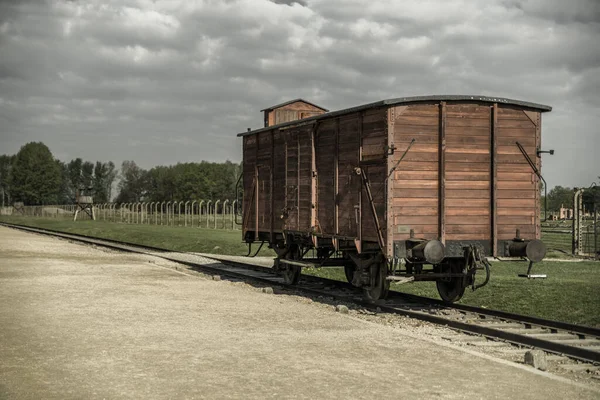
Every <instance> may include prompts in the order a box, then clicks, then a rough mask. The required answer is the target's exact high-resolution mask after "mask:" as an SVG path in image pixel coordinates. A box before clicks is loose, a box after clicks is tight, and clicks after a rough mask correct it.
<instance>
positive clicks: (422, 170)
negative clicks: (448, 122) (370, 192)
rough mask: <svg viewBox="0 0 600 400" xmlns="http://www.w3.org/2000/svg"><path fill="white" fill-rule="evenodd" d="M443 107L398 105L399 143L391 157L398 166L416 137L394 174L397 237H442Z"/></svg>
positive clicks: (393, 211) (392, 212)
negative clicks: (440, 143) (440, 218)
mask: <svg viewBox="0 0 600 400" xmlns="http://www.w3.org/2000/svg"><path fill="white" fill-rule="evenodd" d="M439 113H440V111H439V106H438V104H423V105H411V106H408V107H396V108H395V110H394V116H395V121H394V135H393V141H394V145H395V146H396V150H395V151H394V154H393V155H392V156H391V158H392V160H391V165H392V166H393V165H395V164H396V163H397V162H398V160H399V159H400V157H402V155H403V154H404V152H405V151H406V149H407V148H408V146H409V144H410V142H411V141H412V140H413V139H414V140H415V142H414V144H413V145H412V147H411V149H410V150H409V152H408V153H407V154H406V156H405V157H404V160H403V161H402V162H401V163H400V164H399V165H398V168H397V169H396V171H395V172H394V175H393V177H390V185H392V190H391V193H392V194H393V198H392V199H391V204H390V211H389V213H390V217H391V218H393V225H392V226H393V230H394V232H393V235H391V236H392V237H393V240H402V239H408V238H409V233H410V230H411V229H412V230H413V231H414V233H415V236H416V237H422V238H426V239H434V238H437V237H438V234H439V233H438V230H439V226H438V218H439V213H438V207H439V197H438V194H439V190H438V189H439V162H438V161H439V129H440V126H439V122H440V118H439Z"/></svg>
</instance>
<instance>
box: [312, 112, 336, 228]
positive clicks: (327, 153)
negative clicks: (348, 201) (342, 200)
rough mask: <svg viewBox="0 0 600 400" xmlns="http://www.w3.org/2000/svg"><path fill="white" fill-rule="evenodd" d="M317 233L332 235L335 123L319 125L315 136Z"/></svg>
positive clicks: (333, 218) (329, 122) (333, 121)
mask: <svg viewBox="0 0 600 400" xmlns="http://www.w3.org/2000/svg"><path fill="white" fill-rule="evenodd" d="M315 150H316V159H317V160H316V161H317V163H316V165H317V231H318V232H319V233H323V234H327V235H334V234H335V228H334V222H335V187H334V184H335V158H334V156H333V155H334V154H335V153H336V151H337V150H336V121H335V120H329V121H325V122H323V123H321V124H319V126H318V128H317V136H316V149H315Z"/></svg>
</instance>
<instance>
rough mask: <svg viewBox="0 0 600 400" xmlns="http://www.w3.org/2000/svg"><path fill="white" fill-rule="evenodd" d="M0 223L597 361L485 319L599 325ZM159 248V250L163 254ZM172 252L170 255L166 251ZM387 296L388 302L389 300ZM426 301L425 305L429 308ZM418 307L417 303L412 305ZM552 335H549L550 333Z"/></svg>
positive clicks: (595, 355)
mask: <svg viewBox="0 0 600 400" xmlns="http://www.w3.org/2000/svg"><path fill="white" fill-rule="evenodd" d="M0 225H2V226H6V227H10V228H16V229H20V230H24V231H29V232H34V233H41V234H46V235H51V236H56V237H61V238H64V239H68V240H74V241H78V242H82V243H86V244H94V245H98V246H101V247H106V248H111V249H114V250H119V251H127V252H132V253H142V254H150V255H153V256H157V257H160V258H163V259H166V260H169V261H173V262H177V263H180V264H184V265H187V266H189V267H192V268H194V269H199V270H204V271H210V272H211V273H216V274H224V275H229V276H234V277H236V278H241V279H252V280H257V281H261V282H263V283H268V284H276V285H278V286H282V287H286V288H288V289H293V290H297V291H301V292H305V293H310V294H313V295H319V296H323V295H324V296H327V297H330V298H334V299H338V300H342V301H347V302H348V301H350V302H354V303H358V304H361V305H363V306H365V307H367V308H376V307H378V308H380V309H381V310H382V311H386V312H390V313H394V314H400V315H405V316H408V317H412V318H415V319H419V320H423V321H428V322H431V323H435V324H438V325H445V326H448V327H450V328H454V329H457V330H460V331H463V332H467V333H471V334H478V335H483V336H486V337H488V338H491V339H500V340H503V341H506V342H510V343H513V344H517V345H525V346H530V347H535V348H539V349H543V350H545V351H548V352H551V353H556V354H561V355H565V356H568V357H571V358H575V359H578V360H581V361H585V362H591V363H595V364H597V363H600V340H598V344H599V345H598V346H595V347H596V348H597V349H598V351H594V350H590V349H589V348H585V347H579V346H572V345H569V344H565V343H560V341H559V340H551V339H546V338H539V337H535V336H533V335H526V334H520V333H515V332H510V331H507V330H503V329H501V328H492V327H489V326H485V322H492V323H493V322H494V319H496V321H498V320H502V321H505V322H516V323H520V324H523V325H524V327H523V329H526V328H527V329H531V328H543V329H549V330H550V331H551V332H549V333H557V334H558V333H561V332H558V331H559V330H560V331H562V333H570V334H574V335H576V336H577V337H578V338H580V339H585V338H586V337H591V339H600V329H597V328H592V327H587V326H580V325H575V324H568V323H564V322H559V321H552V320H546V319H542V318H536V317H530V316H525V315H519V314H512V313H507V312H504V311H497V310H488V309H483V308H479V307H474V306H467V305H461V304H452V305H448V304H446V303H443V302H441V301H439V300H435V299H430V298H426V297H421V296H415V295H409V294H405V293H401V292H395V291H390V297H389V300H388V303H386V302H381V301H380V302H377V303H369V302H366V301H364V300H362V299H357V298H356V288H354V287H353V286H352V285H350V284H349V283H346V282H342V281H337V280H332V279H327V278H320V277H315V276H310V275H303V276H302V279H303V280H304V281H305V282H306V283H308V284H309V286H310V284H317V285H319V288H314V287H307V286H306V285H305V286H295V285H286V284H285V283H284V282H283V279H282V278H280V277H279V276H277V275H276V274H275V273H274V271H273V269H272V268H268V267H264V266H259V265H256V264H251V263H242V262H239V261H234V260H230V259H227V258H223V257H218V256H211V255H204V254H202V257H204V258H208V259H212V260H215V261H217V262H219V263H220V264H221V265H220V266H218V267H217V266H215V265H210V264H209V265H206V264H199V263H197V262H190V261H186V260H181V259H179V258H178V257H175V256H172V255H173V254H175V255H177V254H181V255H188V256H190V255H192V256H194V255H197V254H194V253H188V252H181V251H171V250H167V249H163V248H157V247H152V246H146V245H139V244H134V243H127V242H122V241H117V240H113V239H102V238H95V237H90V236H86V235H80V234H73V233H65V232H59V231H54V230H51V229H45V228H34V227H29V226H24V225H17V224H10V223H4V222H0ZM161 253H162V254H161ZM169 254H170V255H169ZM332 287H333V288H338V289H342V290H345V292H343V293H336V292H335V291H331V288H332ZM396 300H403V302H402V303H400V304H394V301H396ZM389 302H391V304H389ZM431 306H434V307H437V308H438V310H439V311H442V310H458V311H460V312H462V313H471V314H475V315H477V316H480V317H484V318H480V319H478V321H479V322H484V323H471V322H465V321H461V320H456V319H453V318H448V317H443V316H439V315H435V314H431V313H430V312H429V311H431V308H430V307H431ZM427 307H429V309H427ZM415 308H416V309H415ZM418 308H426V311H421V310H418ZM550 336H551V335H550Z"/></svg>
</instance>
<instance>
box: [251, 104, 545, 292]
mask: <svg viewBox="0 0 600 400" xmlns="http://www.w3.org/2000/svg"><path fill="white" fill-rule="evenodd" d="M305 103H308V102H305ZM308 105H312V104H311V103H308ZM315 110H317V109H316V108H315ZM315 110H312V111H313V112H315V113H317V111H318V110H317V111H315ZM321 110H322V111H320V113H319V114H318V115H314V114H313V116H311V117H309V118H304V119H297V120H292V121H287V122H283V123H279V124H277V125H272V126H266V127H264V128H261V129H257V130H253V131H248V132H244V133H241V134H239V136H242V138H243V188H244V201H243V222H242V224H243V227H242V229H243V237H244V240H245V241H246V242H247V243H252V242H257V241H260V242H268V243H269V245H270V247H272V248H273V249H274V250H275V251H276V253H277V255H278V257H277V259H276V262H275V268H276V269H278V270H279V271H280V272H281V273H282V275H283V277H284V279H285V281H286V282H287V283H297V282H298V279H299V277H300V271H301V268H302V267H303V266H343V267H344V270H345V272H346V277H347V278H348V281H349V282H351V283H352V284H353V285H354V286H357V287H361V288H363V291H364V295H365V297H366V298H368V299H371V300H376V299H379V298H383V297H385V296H386V294H387V291H388V289H389V283H390V282H391V281H398V282H409V281H436V284H437V289H438V292H439V294H440V296H441V298H442V299H443V300H445V301H447V302H453V301H457V300H459V299H460V298H461V297H462V295H463V293H464V291H465V288H467V287H469V286H471V287H472V288H473V289H475V288H477V287H479V286H482V285H483V284H485V283H487V280H488V279H489V264H488V263H487V259H486V257H490V256H491V257H496V256H511V257H527V258H528V259H529V260H530V261H532V262H536V261H540V260H541V259H542V258H543V257H544V256H545V252H546V249H545V246H544V244H543V242H541V241H540V240H539V239H540V190H539V187H540V186H539V185H540V183H539V180H540V178H541V175H540V172H539V171H540V168H541V160H540V157H539V155H540V153H539V151H540V148H541V127H542V123H541V121H542V113H543V112H546V111H550V110H551V108H550V107H549V106H545V105H541V104H534V103H529V102H524V101H518V100H510V99H504V98H493V97H483V96H427V97H408V98H398V99H392V100H384V101H379V102H376V103H370V104H366V105H362V106H358V107H353V108H348V109H345V110H340V111H335V112H325V111H326V110H324V109H321ZM265 122H266V120H265ZM478 270H485V273H486V276H485V279H484V282H483V283H482V284H480V285H477V284H476V282H475V273H476V272H477V271H478Z"/></svg>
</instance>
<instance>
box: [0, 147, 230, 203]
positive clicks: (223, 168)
mask: <svg viewBox="0 0 600 400" xmlns="http://www.w3.org/2000/svg"><path fill="white" fill-rule="evenodd" d="M240 173H241V165H240V164H235V163H232V162H230V161H227V162H224V163H210V162H206V161H202V162H200V163H183V164H177V165H170V166H156V167H153V168H151V169H150V170H144V169H142V168H140V167H139V166H138V165H137V164H136V163H135V162H134V161H124V162H123V163H122V165H121V170H120V171H119V170H118V169H117V168H116V166H115V164H114V163H113V162H112V161H106V162H105V161H96V162H95V163H93V162H90V161H84V160H82V159H81V158H76V159H74V160H71V161H69V162H63V161H60V160H58V159H56V158H54V156H53V155H52V152H51V151H50V149H49V148H48V147H47V146H46V145H45V144H44V143H41V142H31V143H27V144H25V145H24V146H22V147H21V149H20V150H19V152H18V153H17V154H14V155H0V196H1V198H2V200H1V203H2V206H6V205H9V206H10V205H12V204H13V203H14V202H18V201H22V202H23V203H25V205H41V204H73V203H75V201H76V195H77V192H78V191H79V192H80V194H85V195H91V196H93V198H94V202H95V203H109V202H112V201H114V202H118V203H129V202H139V201H174V200H189V199H207V200H209V199H226V198H229V199H232V200H233V198H234V197H235V185H236V182H237V179H238V177H239V174H240ZM117 182H118V183H117ZM114 187H116V189H117V192H116V196H113V188H114Z"/></svg>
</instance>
